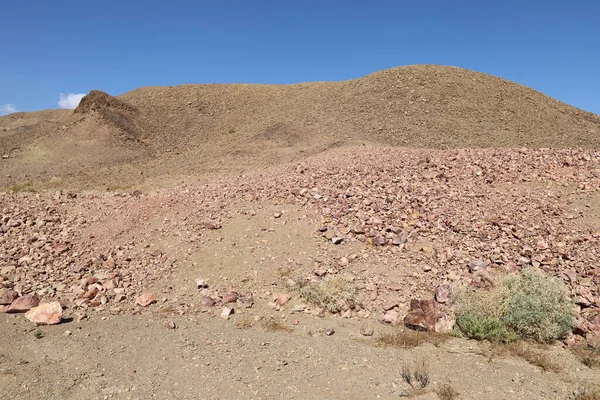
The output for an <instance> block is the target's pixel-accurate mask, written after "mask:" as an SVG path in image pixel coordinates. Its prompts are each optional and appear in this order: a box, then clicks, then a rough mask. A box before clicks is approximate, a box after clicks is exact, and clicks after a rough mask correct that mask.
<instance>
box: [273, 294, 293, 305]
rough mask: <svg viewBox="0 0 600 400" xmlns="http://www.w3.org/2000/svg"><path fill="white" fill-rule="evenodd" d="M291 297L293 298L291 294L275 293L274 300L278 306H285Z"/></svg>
mask: <svg viewBox="0 0 600 400" xmlns="http://www.w3.org/2000/svg"><path fill="white" fill-rule="evenodd" d="M291 298H292V296H290V295H289V294H285V293H275V294H273V301H274V302H275V304H277V305H278V306H284V305H285V304H286V303H287V302H288V301H290V299H291Z"/></svg>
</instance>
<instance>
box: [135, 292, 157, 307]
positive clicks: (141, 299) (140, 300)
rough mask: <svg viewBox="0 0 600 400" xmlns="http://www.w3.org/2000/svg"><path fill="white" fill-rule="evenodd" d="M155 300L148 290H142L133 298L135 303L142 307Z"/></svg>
mask: <svg viewBox="0 0 600 400" xmlns="http://www.w3.org/2000/svg"><path fill="white" fill-rule="evenodd" d="M154 302H156V299H155V298H154V296H153V295H152V293H150V292H144V293H142V294H141V295H139V296H138V297H136V299H135V304H137V305H140V306H142V307H148V306H149V305H150V304H152V303H154Z"/></svg>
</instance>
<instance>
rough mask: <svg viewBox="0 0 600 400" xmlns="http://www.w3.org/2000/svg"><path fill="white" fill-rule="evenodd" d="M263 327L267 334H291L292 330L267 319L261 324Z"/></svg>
mask: <svg viewBox="0 0 600 400" xmlns="http://www.w3.org/2000/svg"><path fill="white" fill-rule="evenodd" d="M263 327H264V328H265V329H266V330H267V331H269V332H287V333H291V332H293V331H294V330H293V329H292V328H290V327H288V326H286V325H284V324H283V322H281V321H277V320H276V319H274V318H269V319H267V320H265V321H264V322H263Z"/></svg>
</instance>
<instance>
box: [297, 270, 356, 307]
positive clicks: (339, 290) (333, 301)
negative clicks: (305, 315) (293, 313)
mask: <svg viewBox="0 0 600 400" xmlns="http://www.w3.org/2000/svg"><path fill="white" fill-rule="evenodd" d="M300 294H301V295H302V297H304V298H305V299H306V300H307V301H309V302H310V303H312V304H314V305H316V306H319V307H321V308H323V309H324V310H327V311H329V312H330V313H332V314H335V313H338V312H340V311H341V310H342V309H343V308H344V307H351V306H353V305H354V303H355V302H356V299H355V298H356V294H357V290H356V287H355V286H354V284H353V283H352V282H350V281H349V280H347V279H344V278H342V277H334V278H331V279H326V280H322V281H319V282H304V283H302V284H301V285H300Z"/></svg>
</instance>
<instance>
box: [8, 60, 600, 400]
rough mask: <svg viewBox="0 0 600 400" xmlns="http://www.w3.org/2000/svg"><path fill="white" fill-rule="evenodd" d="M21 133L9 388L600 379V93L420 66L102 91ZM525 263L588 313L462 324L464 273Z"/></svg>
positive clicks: (252, 391)
mask: <svg viewBox="0 0 600 400" xmlns="http://www.w3.org/2000/svg"><path fill="white" fill-rule="evenodd" d="M0 156H1V157H2V158H1V159H0V189H1V190H2V191H1V192H0V311H2V313H0V398H3V399H4V398H6V399H84V398H85V399H89V398H92V399H96V398H98V399H148V398H157V399H167V398H176V399H235V398H248V399H276V398H277V399H278V398H295V399H314V398H323V399H338V398H339V399H342V398H343V399H371V398H373V399H375V398H381V399H392V398H399V397H411V398H418V399H441V400H449V399H580V400H585V399H596V398H600V391H599V392H597V395H598V396H599V397H592V396H593V391H594V388H595V387H597V386H598V385H600V289H599V285H600V191H599V190H600V116H597V115H594V114H591V113H588V112H585V111H582V110H579V109H576V108H573V107H571V106H569V105H566V104H564V103H561V102H559V101H556V100H554V99H551V98H549V97H547V96H545V95H543V94H541V93H539V92H536V91H534V90H532V89H529V88H527V87H524V86H521V85H518V84H515V83H512V82H509V81H506V80H503V79H500V78H496V77H492V76H488V75H484V74H480V73H476V72H471V71H467V70H463V69H459V68H453V67H440V66H432V65H426V66H410V67H401V68H396V69H391V70H386V71H381V72H378V73H375V74H372V75H369V76H366V77H364V78H360V79H356V80H351V81H345V82H315V83H303V84H295V85H184V86H176V87H147V88H140V89H137V90H135V91H132V92H129V93H126V94H123V95H120V96H117V97H113V96H110V95H108V94H106V93H103V92H100V91H92V92H91V93H90V94H89V95H88V96H86V97H84V98H83V100H82V102H81V103H80V104H79V106H78V108H77V109H75V110H46V111H40V112H32V113H15V114H11V115H8V116H5V117H0ZM528 268H534V269H536V270H541V271H544V272H545V274H547V275H549V276H551V277H554V278H558V279H559V280H560V282H562V283H564V285H565V286H566V288H567V290H568V294H569V296H570V297H571V299H572V301H573V303H574V307H575V311H576V315H575V318H576V319H575V323H574V325H573V330H572V332H571V333H569V334H568V335H567V336H566V337H564V338H562V339H563V340H558V341H556V342H553V343H550V344H537V343H533V342H530V341H524V342H518V343H512V344H509V345H504V344H494V343H490V342H488V341H476V340H471V339H467V338H465V337H458V336H460V335H457V334H456V330H452V328H453V325H454V321H455V315H454V306H453V300H452V299H453V293H454V292H455V291H458V290H459V289H460V288H461V287H465V286H466V287H472V286H476V287H481V286H486V285H487V286H489V287H494V286H495V284H496V283H497V281H498V279H499V277H500V276H503V274H507V273H514V272H518V271H521V270H525V269H528ZM417 300H419V301H417ZM56 301H58V302H59V303H60V304H59V309H61V310H62V311H61V313H62V317H61V323H60V324H56V325H54V324H53V325H40V326H36V324H35V323H34V322H31V321H30V320H29V319H31V318H32V317H31V314H30V313H27V314H25V316H24V314H23V313H22V312H15V311H26V310H28V309H30V308H32V307H35V306H36V305H37V304H38V303H41V304H45V303H52V302H56ZM415 304H416V305H415ZM35 309H36V308H34V310H35ZM431 310H434V311H431ZM26 316H27V317H26ZM424 331H425V332H424ZM407 371H410V373H409V375H411V376H413V374H412V372H413V371H414V372H415V374H414V379H413V380H411V379H410V377H409V379H407V378H406V376H407ZM417 376H418V377H419V378H417ZM423 377H425V378H426V379H425V381H426V382H424V379H423ZM422 383H423V384H422ZM586 395H587V397H584V396H586Z"/></svg>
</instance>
